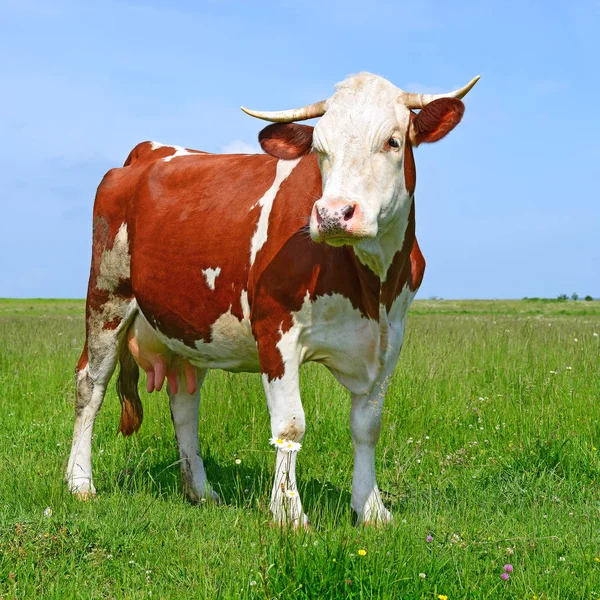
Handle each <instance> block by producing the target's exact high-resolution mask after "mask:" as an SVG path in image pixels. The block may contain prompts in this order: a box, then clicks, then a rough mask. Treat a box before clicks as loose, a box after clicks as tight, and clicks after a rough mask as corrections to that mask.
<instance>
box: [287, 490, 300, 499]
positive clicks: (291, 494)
mask: <svg viewBox="0 0 600 600" xmlns="http://www.w3.org/2000/svg"><path fill="white" fill-rule="evenodd" d="M285 495H286V496H287V497H288V498H297V497H298V492H297V491H296V490H285Z"/></svg>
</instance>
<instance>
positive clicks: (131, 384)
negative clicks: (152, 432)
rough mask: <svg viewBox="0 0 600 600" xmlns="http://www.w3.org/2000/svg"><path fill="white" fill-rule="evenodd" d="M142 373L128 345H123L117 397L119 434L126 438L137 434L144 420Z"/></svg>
mask: <svg viewBox="0 0 600 600" xmlns="http://www.w3.org/2000/svg"><path fill="white" fill-rule="evenodd" d="M139 375H140V371H139V368H138V365H137V363H136V362H135V360H134V359H133V356H132V355H131V353H130V352H129V348H128V347H127V344H123V347H122V348H121V352H120V356H119V377H118V378H117V395H118V396H119V400H120V401H121V422H120V423H119V432H120V433H122V434H123V435H124V436H128V435H131V434H133V433H135V432H136V431H137V430H138V429H139V428H140V426H141V424H142V420H143V418H144V409H143V407H142V402H141V400H140V394H139V391H138V379H139Z"/></svg>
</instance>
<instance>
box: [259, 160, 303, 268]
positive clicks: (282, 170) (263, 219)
mask: <svg viewBox="0 0 600 600" xmlns="http://www.w3.org/2000/svg"><path fill="white" fill-rule="evenodd" d="M299 162H300V158H296V159H294V160H280V161H278V162H277V171H276V173H275V179H274V181H273V184H272V185H271V187H270V188H269V189H268V190H267V191H266V192H265V195H264V196H263V197H262V198H261V199H260V200H259V201H258V202H257V203H256V204H255V205H254V206H253V207H252V208H254V207H256V206H260V209H261V210H260V217H259V219H258V223H257V225H256V231H255V232H254V235H253V236H252V243H251V244H250V266H252V265H253V264H254V260H255V258H256V255H257V253H258V251H259V250H260V249H261V248H262V247H263V245H264V243H265V242H266V241H267V230H268V227H269V215H270V214H271V209H272V208H273V201H274V200H275V196H277V192H278V191H279V188H280V186H281V184H282V183H283V182H284V181H285V180H286V179H287V178H288V177H289V176H290V174H291V172H292V171H293V169H294V167H295V166H296V165H297V164H298V163H299Z"/></svg>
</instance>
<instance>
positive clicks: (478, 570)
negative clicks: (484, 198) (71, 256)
mask: <svg viewBox="0 0 600 600" xmlns="http://www.w3.org/2000/svg"><path fill="white" fill-rule="evenodd" d="M598 334H600V302H583V301H578V302H575V301H569V302H550V301H540V300H527V301H497V302H494V301H430V300H422V301H416V302H415V303H414V305H413V308H412V309H411V314H410V317H409V320H408V325H407V335H406V340H405V344H404V349H403V352H402V354H401V357H400V362H399V366H398V368H397V371H396V374H395V378H394V381H393V383H392V385H391V387H390V390H389V392H388V395H387V399H386V405H385V411H384V422H383V431H382V435H381V440H380V443H379V446H378V452H377V471H378V479H379V486H380V488H381V490H382V492H383V494H384V500H385V502H386V505H387V506H388V507H389V508H390V509H391V510H392V512H393V515H394V521H393V523H392V524H391V525H389V526H387V527H357V526H355V525H354V524H353V519H352V514H351V511H350V485H351V473H352V448H351V441H350V432H349V395H348V393H347V392H345V391H344V390H343V389H342V388H341V387H340V386H339V385H338V384H337V383H336V382H335V380H334V379H333V377H332V376H331V375H329V373H328V372H327V371H326V370H325V369H323V368H321V367H319V366H318V365H307V366H305V367H304V369H303V374H302V391H303V398H304V406H305V411H306V421H307V434H306V437H305V439H304V444H303V449H302V451H301V452H300V455H299V457H298V483H299V489H300V492H301V494H302V498H303V502H304V507H305V510H306V513H307V514H308V516H309V518H310V519H311V523H312V528H311V530H310V531H308V532H305V531H299V532H296V531H290V530H288V529H286V528H284V529H279V528H273V527H270V525H269V523H270V516H269V512H268V502H269V497H270V490H271V479H272V475H273V469H274V451H273V450H272V448H270V447H269V445H268V439H269V437H270V431H269V418H268V414H267V409H266V402H265V400H264V396H263V391H262V384H261V381H260V377H259V376H258V375H255V374H249V375H246V374H241V375H232V374H228V373H224V372H218V371H215V372H211V373H210V374H209V375H208V377H207V380H206V382H205V385H204V388H203V393H202V398H203V399H202V406H201V415H200V430H201V433H200V440H201V447H202V451H203V455H204V458H205V464H206V469H207V472H208V476H209V479H210V481H211V482H212V484H213V485H214V486H215V488H216V489H217V491H218V492H219V493H220V495H221V497H222V499H223V500H224V503H223V504H222V505H220V506H214V505H211V504H201V505H199V506H194V505H192V504H190V503H189V502H187V501H186V500H185V499H184V498H183V497H182V495H181V483H180V477H179V467H178V462H177V461H178V453H177V447H176V442H175V436H174V433H173V427H172V424H171V420H170V414H169V408H168V400H167V396H166V394H164V393H163V394H158V395H157V394H153V395H147V394H146V393H145V391H144V390H143V388H144V385H143V382H141V384H140V389H141V392H142V401H143V403H144V409H145V418H144V423H143V425H142V428H141V430H140V432H139V434H137V435H136V436H133V437H132V438H128V439H124V438H122V437H121V436H117V435H116V430H117V426H118V420H119V414H120V407H119V402H118V400H117V397H116V394H115V392H114V384H112V385H111V388H110V392H109V393H108V394H107V397H106V400H105V403H104V406H103V409H102V411H101V412H100V415H99V417H98V420H97V422H96V429H95V436H94V437H95V439H94V445H93V464H94V472H95V483H96V488H97V490H98V496H97V498H96V499H94V500H92V501H90V502H87V503H84V502H79V501H77V500H75V499H74V498H72V497H71V496H70V494H69V493H68V492H67V490H66V487H65V485H64V484H63V482H62V477H63V474H64V469H65V466H66V461H67V458H68V453H69V449H70V442H71V433H72V421H73V403H74V393H75V385H74V376H73V374H74V366H75V363H76V361H77V358H78V356H79V353H80V351H81V348H82V345H83V341H84V321H83V302H81V301H78V300H72V301H70V300H64V301H63V300H61V301H43V300H38V301H35V300H31V301H29V300H0V399H1V402H0V598H2V599H6V600H8V599H9V598H10V599H12V598H19V599H29V598H56V599H59V598H60V599H65V598H150V597H152V598H179V599H181V598H210V599H218V598H265V599H271V600H274V599H276V598H277V599H279V600H287V599H303V598H363V599H368V598H394V599H396V598H403V599H408V598H410V599H412V598H424V599H440V598H441V599H442V600H443V599H444V598H446V597H447V598H448V600H455V599H459V598H481V599H488V598H501V599H502V598H506V599H509V598H510V599H513V598H527V599H534V598H536V599H538V600H541V599H548V600H549V599H552V600H558V599H574V598H588V599H589V598H592V599H593V598H600V487H599V483H600V480H599V474H600V425H599V419H600V414H599V413H600V411H599V404H600V402H599V401H600V368H599V367H600V337H599V336H598ZM236 459H239V460H241V463H240V464H236ZM428 536H429V537H428ZM428 540H430V541H428ZM363 551H365V552H366V554H365V552H363ZM506 564H510V565H512V566H513V571H512V572H511V573H510V577H509V579H508V580H504V579H502V578H501V574H502V573H503V567H504V565H506Z"/></svg>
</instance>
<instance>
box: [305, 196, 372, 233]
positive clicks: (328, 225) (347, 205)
mask: <svg viewBox="0 0 600 600" xmlns="http://www.w3.org/2000/svg"><path fill="white" fill-rule="evenodd" d="M362 220H363V219H362V212H361V210H360V206H359V204H358V203H357V202H354V201H351V200H347V199H344V198H321V199H320V200H317V201H316V202H315V204H314V206H313V209H312V214H311V216H310V234H311V237H312V239H313V240H314V241H315V242H335V241H337V242H338V243H340V242H341V243H346V244H351V243H352V242H353V241H354V240H355V239H359V238H362V237H364V235H361V231H360V230H361V223H362Z"/></svg>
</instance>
